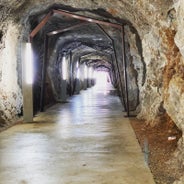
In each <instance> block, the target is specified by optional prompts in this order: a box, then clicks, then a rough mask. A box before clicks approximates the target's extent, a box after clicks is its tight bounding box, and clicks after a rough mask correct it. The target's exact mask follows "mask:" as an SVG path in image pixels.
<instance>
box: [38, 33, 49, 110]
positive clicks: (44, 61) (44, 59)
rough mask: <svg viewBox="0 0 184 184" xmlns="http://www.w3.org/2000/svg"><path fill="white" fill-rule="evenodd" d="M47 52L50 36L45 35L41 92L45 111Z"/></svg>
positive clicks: (41, 105) (41, 104)
mask: <svg viewBox="0 0 184 184" xmlns="http://www.w3.org/2000/svg"><path fill="white" fill-rule="evenodd" d="M47 53H48V36H47V35H45V36H44V55H43V65H42V80H41V93H40V111H41V112H43V111H44V104H45V98H44V95H45V79H46V69H47Z"/></svg>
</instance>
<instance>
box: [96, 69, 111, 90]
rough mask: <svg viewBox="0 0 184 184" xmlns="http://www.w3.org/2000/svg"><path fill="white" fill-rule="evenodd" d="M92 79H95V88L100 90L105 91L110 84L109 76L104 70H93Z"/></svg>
mask: <svg viewBox="0 0 184 184" xmlns="http://www.w3.org/2000/svg"><path fill="white" fill-rule="evenodd" d="M94 79H95V80H96V85H95V88H96V89H97V90H100V91H104V92H105V91H106V90H107V88H108V87H109V85H112V84H111V82H110V81H111V80H110V76H109V73H108V72H105V71H95V72H94Z"/></svg>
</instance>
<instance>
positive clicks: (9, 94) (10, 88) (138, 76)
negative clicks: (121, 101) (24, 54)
mask: <svg viewBox="0 0 184 184" xmlns="http://www.w3.org/2000/svg"><path fill="white" fill-rule="evenodd" d="M51 6H52V7H53V8H63V9H66V10H70V11H74V12H79V13H80V14H84V15H86V16H91V17H94V18H99V19H102V20H108V21H112V22H120V23H126V24H127V27H126V30H125V33H126V42H127V44H126V49H127V50H126V51H127V52H128V53H127V55H126V57H127V58H129V60H131V61H130V62H129V64H128V73H130V76H129V78H130V79H131V81H133V83H131V85H132V86H129V90H130V97H131V99H132V101H134V102H135V101H136V104H137V102H139V106H138V107H137V112H139V114H138V117H139V118H140V119H145V120H147V122H148V124H150V125H152V126H155V125H156V124H157V123H159V122H160V120H161V119H162V118H163V117H164V115H165V113H167V114H168V115H169V116H170V118H171V119H172V120H173V121H174V123H175V124H176V125H177V127H178V128H179V129H180V130H181V131H182V132H183V131H184V113H183V112H184V89H183V86H184V58H183V57H184V49H183V48H184V47H183V45H184V32H183V27H184V20H183V16H184V2H183V0H175V1H173V0H162V1H160V0H150V1H146V0H137V1H136V0H117V1H114V0H107V1H103V0H85V1H84V0H76V1H72V0H63V1H60V0H54V1H49V0H39V1H38V0H31V1H27V0H19V1H17V0H1V1H0V99H1V103H0V114H1V119H4V120H5V121H6V122H10V121H14V120H15V119H16V118H17V115H18V114H19V113H20V111H21V107H22V92H21V57H20V56H21V49H20V43H21V42H22V41H27V39H28V35H29V33H30V31H31V30H32V29H33V28H34V27H35V26H36V25H37V24H38V22H39V21H40V20H41V19H42V17H43V15H45V13H47V12H48V9H49V8H51ZM84 10H85V11H84ZM36 17H38V18H36ZM56 22H57V20H56V21H55V23H56ZM55 26H56V27H57V26H60V23H58V24H57V25H55ZM49 29H51V27H50V26H49V25H47V27H46V28H45V30H49ZM111 33H112V34H115V32H114V31H111ZM42 35H43V31H41V32H40V33H39V35H38V37H37V39H38V42H39V41H40V40H41V36H42ZM42 39H43V38H42ZM114 40H115V41H116V45H115V48H116V50H117V54H118V58H117V59H118V62H119V64H120V66H121V72H122V74H123V68H122V63H121V61H122V56H121V54H120V53H121V50H120V49H118V46H119V45H120V43H121V40H120V37H118V36H117V34H115V36H114ZM128 42H129V43H128ZM55 43H56V41H55ZM60 43H61V42H60ZM53 44H54V43H53ZM57 44H58V45H59V42H57ZM68 46H69V45H68ZM71 47H72V45H70V48H71ZM54 48H55V47H54V46H53V50H54ZM97 48H99V47H97ZM101 49H102V47H101ZM42 50H43V46H40V47H39V52H40V53H39V54H38V55H37V57H38V60H40V58H41V56H42V54H43V53H42ZM55 56H56V55H55ZM55 56H54V57H55ZM75 57H76V56H75ZM76 58H77V57H76ZM116 69H117V68H116ZM135 95H137V96H136V97H135ZM133 106H136V105H135V104H133ZM0 121H1V122H2V120H0ZM166 121H167V119H166ZM3 123H4V122H3ZM3 123H1V124H3ZM177 155H178V159H179V161H180V164H181V165H183V166H184V156H183V155H184V138H183V137H182V138H181V139H180V140H179V143H178V150H177ZM178 183H179V181H178ZM180 183H182V181H181V182H180Z"/></svg>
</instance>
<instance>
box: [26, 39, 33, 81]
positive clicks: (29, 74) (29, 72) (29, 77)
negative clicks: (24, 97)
mask: <svg viewBox="0 0 184 184" xmlns="http://www.w3.org/2000/svg"><path fill="white" fill-rule="evenodd" d="M25 77H26V83H27V84H32V83H33V52H32V47H31V43H26V46H25Z"/></svg>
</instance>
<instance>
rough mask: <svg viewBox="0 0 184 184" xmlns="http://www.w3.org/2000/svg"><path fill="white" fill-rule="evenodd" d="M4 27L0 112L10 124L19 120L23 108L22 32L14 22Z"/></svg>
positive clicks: (0, 55) (0, 59) (1, 49)
mask: <svg viewBox="0 0 184 184" xmlns="http://www.w3.org/2000/svg"><path fill="white" fill-rule="evenodd" d="M4 26H5V27H3V29H4V31H3V37H2V38H1V47H0V100H1V102H0V112H1V118H2V119H4V120H5V121H6V122H7V123H10V122H11V121H14V120H16V119H17V114H19V113H20V112H21V106H22V94H21V89H20V86H19V84H18V77H17V45H18V36H19V31H20V30H19V28H18V26H17V25H16V24H14V23H13V22H12V21H8V22H7V23H6V25H4ZM0 124H1V123H0Z"/></svg>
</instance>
